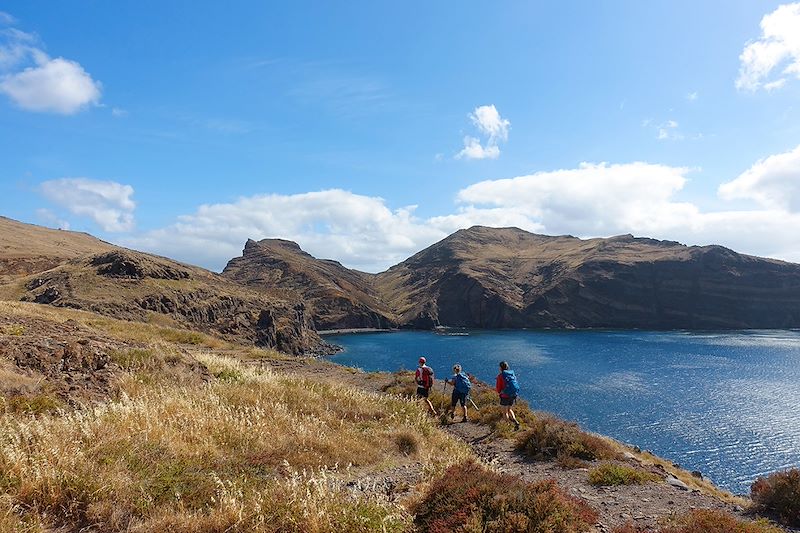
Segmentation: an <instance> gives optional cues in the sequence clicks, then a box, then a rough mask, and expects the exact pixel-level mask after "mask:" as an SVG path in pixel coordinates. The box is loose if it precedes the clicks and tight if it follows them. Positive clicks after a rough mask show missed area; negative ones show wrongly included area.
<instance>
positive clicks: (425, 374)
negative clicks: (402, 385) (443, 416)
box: [414, 357, 436, 416]
mask: <svg viewBox="0 0 800 533" xmlns="http://www.w3.org/2000/svg"><path fill="white" fill-rule="evenodd" d="M425 363H426V361H425V358H424V357H420V358H419V366H418V367H417V373H416V374H414V381H415V382H416V384H417V398H419V399H420V400H425V402H426V403H427V404H428V410H430V412H431V414H432V415H434V416H436V409H434V408H433V404H432V403H431V400H430V399H429V398H428V396H429V395H430V391H431V388H433V369H432V368H431V367H429V366H428V365H427V364H425Z"/></svg>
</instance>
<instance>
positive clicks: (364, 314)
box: [222, 239, 394, 330]
mask: <svg viewBox="0 0 800 533" xmlns="http://www.w3.org/2000/svg"><path fill="white" fill-rule="evenodd" d="M222 275H223V276H224V277H225V278H227V279H229V280H231V281H234V282H236V283H240V284H242V285H245V286H247V287H250V288H253V289H257V290H261V291H266V292H269V293H271V294H278V295H284V296H288V297H290V298H292V299H297V300H302V301H304V302H306V304H307V306H308V313H309V314H310V315H311V317H312V318H313V321H314V325H315V326H316V328H317V329H319V330H330V329H346V328H388V327H392V326H393V325H394V316H393V314H392V312H391V310H390V309H389V308H388V306H387V305H386V304H384V303H383V302H381V301H380V300H379V298H378V296H377V294H376V293H375V289H374V288H373V286H372V281H373V278H374V276H373V275H370V274H366V273H363V272H358V271H356V270H351V269H348V268H345V267H343V266H342V265H341V264H339V263H337V262H336V261H329V260H324V259H316V258H315V257H313V256H311V255H309V254H307V253H306V252H304V251H303V250H301V249H300V247H299V246H298V245H297V244H296V243H294V242H291V241H285V240H281V239H265V240H262V241H259V242H256V241H253V240H248V241H247V243H246V244H245V246H244V251H243V253H242V256H241V257H237V258H235V259H231V261H229V262H228V265H227V266H226V267H225V269H224V270H223V271H222Z"/></svg>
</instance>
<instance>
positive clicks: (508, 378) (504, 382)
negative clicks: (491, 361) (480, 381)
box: [494, 361, 519, 430]
mask: <svg viewBox="0 0 800 533" xmlns="http://www.w3.org/2000/svg"><path fill="white" fill-rule="evenodd" d="M494 390H496V391H497V393H498V394H499V395H500V406H501V407H502V408H503V416H505V417H506V420H508V421H509V422H511V421H513V422H514V429H515V430H517V429H519V422H517V417H516V416H515V415H514V411H513V410H512V409H511V406H512V405H514V403H516V401H517V394H519V384H518V383H517V377H516V376H515V375H514V371H513V370H509V369H508V363H506V362H505V361H500V373H499V374H497V380H496V381H495V384H494Z"/></svg>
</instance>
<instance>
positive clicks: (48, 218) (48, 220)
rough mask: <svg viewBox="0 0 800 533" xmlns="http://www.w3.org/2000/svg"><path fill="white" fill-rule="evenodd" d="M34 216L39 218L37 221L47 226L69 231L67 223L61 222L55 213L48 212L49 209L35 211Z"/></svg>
mask: <svg viewBox="0 0 800 533" xmlns="http://www.w3.org/2000/svg"><path fill="white" fill-rule="evenodd" d="M36 216H37V217H39V220H41V221H42V222H44V223H45V224H47V225H48V226H52V227H56V228H58V229H66V230H68V229H69V222H68V221H66V220H63V219H61V218H59V217H58V215H56V214H55V213H53V212H52V211H50V210H49V209H44V208H41V209H37V210H36Z"/></svg>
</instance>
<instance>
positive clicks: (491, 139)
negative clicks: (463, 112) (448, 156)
mask: <svg viewBox="0 0 800 533" xmlns="http://www.w3.org/2000/svg"><path fill="white" fill-rule="evenodd" d="M469 118H470V120H471V121H472V124H473V125H474V126H475V127H476V128H477V129H478V131H479V132H480V133H481V135H482V136H483V137H484V139H485V141H486V145H485V146H484V144H482V143H481V140H480V139H478V138H476V137H472V136H470V135H467V136H466V137H464V148H463V149H462V150H461V151H460V152H458V153H457V154H456V156H455V157H456V159H462V158H466V159H497V158H498V157H500V147H499V146H498V144H499V143H500V142H501V141H502V142H505V141H507V140H508V130H509V129H510V128H511V122H510V121H509V120H507V119H505V118H503V117H501V116H500V113H499V112H498V111H497V108H496V107H495V106H494V104H492V105H483V106H479V107H476V108H475V109H474V110H473V111H472V113H470V114H469Z"/></svg>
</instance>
